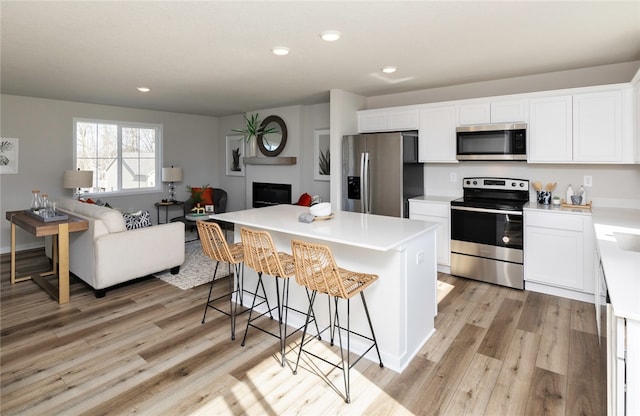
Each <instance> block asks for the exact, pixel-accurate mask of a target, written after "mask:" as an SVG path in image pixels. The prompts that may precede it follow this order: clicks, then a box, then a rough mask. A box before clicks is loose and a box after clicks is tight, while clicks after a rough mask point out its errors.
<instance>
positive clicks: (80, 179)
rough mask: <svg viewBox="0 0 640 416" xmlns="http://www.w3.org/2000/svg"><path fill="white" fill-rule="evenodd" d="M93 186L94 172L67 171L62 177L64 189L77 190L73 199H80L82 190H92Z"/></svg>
mask: <svg viewBox="0 0 640 416" xmlns="http://www.w3.org/2000/svg"><path fill="white" fill-rule="evenodd" d="M92 185H93V171H92V170H80V169H78V170H65V171H64V176H63V177H62V187H63V188H66V189H75V191H74V193H73V199H80V195H81V194H80V188H91V186H92Z"/></svg>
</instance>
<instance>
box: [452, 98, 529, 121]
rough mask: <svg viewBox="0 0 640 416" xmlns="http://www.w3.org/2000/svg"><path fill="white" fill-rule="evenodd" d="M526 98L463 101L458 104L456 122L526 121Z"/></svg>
mask: <svg viewBox="0 0 640 416" xmlns="http://www.w3.org/2000/svg"><path fill="white" fill-rule="evenodd" d="M527 120H528V114H527V100H526V99H524V98H522V99H515V100H490V101H479V102H473V103H464V104H460V105H459V106H458V123H459V125H461V126H464V125H470V124H489V123H492V124H494V123H515V122H520V123H522V122H526V121H527Z"/></svg>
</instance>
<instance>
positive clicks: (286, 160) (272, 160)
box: [243, 156, 296, 165]
mask: <svg viewBox="0 0 640 416" xmlns="http://www.w3.org/2000/svg"><path fill="white" fill-rule="evenodd" d="M243 161H244V164H245V165H295V164H296V157H295V156H284V157H245V158H243Z"/></svg>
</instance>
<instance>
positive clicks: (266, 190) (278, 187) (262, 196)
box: [253, 182, 291, 208]
mask: <svg viewBox="0 0 640 416" xmlns="http://www.w3.org/2000/svg"><path fill="white" fill-rule="evenodd" d="M279 204H291V185H287V184H284V183H264V182H253V207H254V208H261V207H268V206H270V205H279Z"/></svg>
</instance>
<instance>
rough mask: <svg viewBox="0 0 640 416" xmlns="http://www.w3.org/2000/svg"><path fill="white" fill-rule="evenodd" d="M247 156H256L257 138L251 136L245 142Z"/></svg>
mask: <svg viewBox="0 0 640 416" xmlns="http://www.w3.org/2000/svg"><path fill="white" fill-rule="evenodd" d="M246 152H247V157H256V156H258V139H257V138H256V137H255V136H253V137H251V138H250V139H249V141H248V142H247V150H246Z"/></svg>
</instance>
